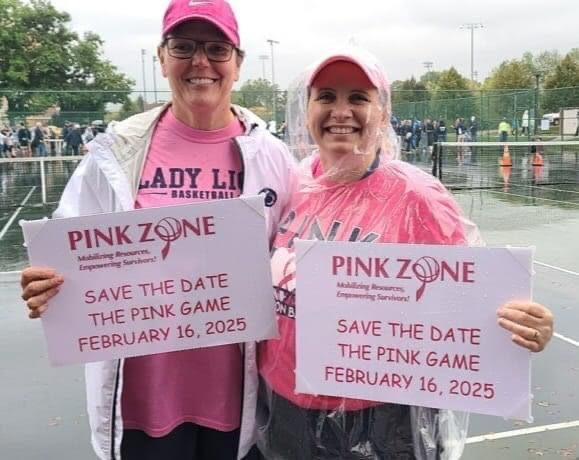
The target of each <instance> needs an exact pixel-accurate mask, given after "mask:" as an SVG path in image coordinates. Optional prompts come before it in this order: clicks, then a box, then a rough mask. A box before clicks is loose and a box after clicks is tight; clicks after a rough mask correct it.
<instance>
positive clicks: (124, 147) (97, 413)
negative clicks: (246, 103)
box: [54, 105, 295, 460]
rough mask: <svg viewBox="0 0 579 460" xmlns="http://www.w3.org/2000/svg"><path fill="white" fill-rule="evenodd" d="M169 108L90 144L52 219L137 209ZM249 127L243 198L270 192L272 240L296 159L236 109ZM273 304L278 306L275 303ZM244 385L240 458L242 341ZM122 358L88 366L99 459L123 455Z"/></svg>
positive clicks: (254, 381) (249, 368) (247, 399)
mask: <svg viewBox="0 0 579 460" xmlns="http://www.w3.org/2000/svg"><path fill="white" fill-rule="evenodd" d="M167 107H168V105H166V106H164V107H161V108H157V109H153V110H151V111H149V112H146V113H143V114H139V115H136V116H134V117H131V118H129V119H127V120H125V121H123V122H120V123H115V124H112V125H111V126H110V127H109V129H108V131H107V133H106V134H102V135H99V136H97V138H96V139H95V140H94V141H93V142H91V143H90V144H89V145H88V149H89V153H88V154H87V155H86V157H85V158H84V159H83V160H82V162H81V163H80V164H79V166H78V168H77V169H76V171H75V173H74V174H73V176H72V178H71V179H70V181H69V182H68V184H67V186H66V189H65V190H64V193H63V195H62V198H61V200H60V203H59V206H58V209H57V210H56V211H55V213H54V217H73V216H81V215H89V214H99V213H105V212H116V211H128V210H132V209H134V203H135V198H136V195H137V192H138V186H139V181H140V178H141V174H142V172H143V168H144V164H145V159H146V156H147V152H148V150H149V145H150V143H151V138H152V135H153V130H154V127H155V126H156V124H157V122H158V120H159V117H160V115H161V114H162V113H163V112H164V110H166V109H167ZM233 110H234V112H235V113H236V115H237V116H238V118H239V119H240V120H241V122H242V123H243V125H244V126H245V130H246V131H245V134H244V135H243V136H239V137H237V138H235V139H234V142H235V143H236V145H237V148H238V150H239V152H240V154H241V158H242V165H243V170H244V182H243V184H244V185H243V195H257V194H259V193H263V194H265V195H266V200H265V201H266V206H268V207H266V222H267V227H268V232H269V233H268V234H269V237H270V242H271V241H272V240H273V237H274V235H275V233H276V231H277V225H278V222H279V220H280V218H281V216H282V213H283V212H284V210H285V208H286V206H287V205H288V201H289V197H290V192H291V190H292V188H293V187H294V183H295V182H294V181H295V172H294V162H293V160H292V158H291V157H290V154H289V152H288V150H287V147H286V146H285V144H283V143H282V142H281V141H279V140H278V139H276V138H275V137H273V136H271V135H270V134H269V133H268V132H267V131H266V130H265V128H264V127H263V124H262V123H263V122H262V121H261V120H259V119H258V118H256V117H255V116H254V115H253V114H252V113H251V112H249V111H247V110H244V109H241V108H239V107H233ZM272 308H273V306H272ZM243 348H244V364H245V371H244V383H243V403H242V415H241V438H240V444H239V458H242V457H244V456H245V455H246V454H247V452H248V450H249V449H250V448H251V446H252V445H253V444H254V442H255V429H256V427H255V408H256V401H257V386H258V378H257V363H256V353H255V344H254V343H247V344H244V347H243ZM123 363H124V361H123V360H117V361H106V362H97V363H90V364H87V365H86V368H85V377H86V390H87V405H88V416H89V422H90V426H91V433H92V435H91V441H92V445H93V447H94V450H95V452H96V454H97V456H98V457H99V458H100V459H102V460H119V459H120V458H121V439H122V433H123V422H122V417H121V392H122V388H123V372H122V369H123Z"/></svg>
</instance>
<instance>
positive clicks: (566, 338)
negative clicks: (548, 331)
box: [553, 332, 579, 348]
mask: <svg viewBox="0 0 579 460" xmlns="http://www.w3.org/2000/svg"><path fill="white" fill-rule="evenodd" d="M553 335H554V336H555V337H557V338H558V339H559V340H562V341H563V342H567V343H570V344H571V345H575V346H576V347H578V348H579V342H577V341H576V340H573V339H570V338H569V337H565V336H564V335H561V334H559V333H558V332H554V333H553Z"/></svg>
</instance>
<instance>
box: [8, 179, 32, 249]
mask: <svg viewBox="0 0 579 460" xmlns="http://www.w3.org/2000/svg"><path fill="white" fill-rule="evenodd" d="M34 190H36V185H35V186H34V187H32V188H31V189H30V192H28V195H26V197H25V198H24V199H23V200H22V203H20V206H18V208H17V209H16V211H14V214H12V217H10V220H9V221H8V222H6V225H4V228H3V229H2V231H1V232H0V241H1V240H2V239H3V238H4V235H6V232H7V231H8V229H9V228H10V227H11V226H12V223H13V222H14V220H15V219H16V218H17V217H18V214H20V211H22V208H23V207H24V205H25V204H26V203H27V202H28V200H29V199H30V197H31V196H32V194H33V193H34Z"/></svg>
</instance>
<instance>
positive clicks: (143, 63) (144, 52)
mask: <svg viewBox="0 0 579 460" xmlns="http://www.w3.org/2000/svg"><path fill="white" fill-rule="evenodd" d="M146 54H147V51H145V50H144V49H141V65H142V67H143V107H142V109H143V111H144V110H145V104H146V103H147V77H146V75H145V55H146Z"/></svg>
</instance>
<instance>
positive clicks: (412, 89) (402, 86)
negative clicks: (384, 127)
mask: <svg viewBox="0 0 579 460" xmlns="http://www.w3.org/2000/svg"><path fill="white" fill-rule="evenodd" d="M429 98H430V95H429V93H428V90H427V89H426V85H425V84H424V83H422V82H419V81H416V79H415V78H414V77H413V76H412V77H411V78H409V79H408V80H396V81H394V82H393V83H392V104H393V106H394V107H395V113H396V114H397V115H398V116H399V117H402V118H412V117H415V116H416V117H418V118H424V116H425V113H424V112H425V107H426V106H427V103H426V102H425V101H428V99H429Z"/></svg>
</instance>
